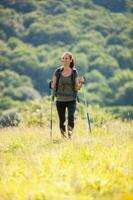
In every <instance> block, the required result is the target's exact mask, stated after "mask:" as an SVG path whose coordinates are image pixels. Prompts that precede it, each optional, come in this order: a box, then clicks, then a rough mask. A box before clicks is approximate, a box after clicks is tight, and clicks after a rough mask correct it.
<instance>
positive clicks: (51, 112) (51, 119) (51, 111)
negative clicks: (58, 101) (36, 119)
mask: <svg viewBox="0 0 133 200" xmlns="http://www.w3.org/2000/svg"><path fill="white" fill-rule="evenodd" d="M53 103H54V92H53V89H52V88H51V109H50V139H51V141H52V129H53Z"/></svg>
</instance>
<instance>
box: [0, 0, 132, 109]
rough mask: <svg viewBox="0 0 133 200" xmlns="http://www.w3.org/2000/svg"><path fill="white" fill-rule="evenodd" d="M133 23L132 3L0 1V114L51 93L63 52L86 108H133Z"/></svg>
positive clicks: (124, 0) (103, 0)
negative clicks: (79, 80)
mask: <svg viewBox="0 0 133 200" xmlns="http://www.w3.org/2000/svg"><path fill="white" fill-rule="evenodd" d="M132 19H133V2H132V0H72V1H69V0H62V1H60V0H39V1H37V0H29V1H24V0H1V1H0V49H1V51H0V113H1V112H2V111H3V110H7V109H10V108H13V107H19V106H20V105H21V104H23V103H24V102H25V101H27V100H34V99H36V98H40V97H41V96H45V95H48V94H50V91H49V88H48V81H49V80H50V78H51V76H52V74H53V72H54V70H55V68H56V67H58V66H60V65H61V62H60V57H61V55H62V53H63V52H64V51H71V52H72V53H73V55H74V57H75V62H76V67H77V68H78V70H79V72H80V75H85V77H86V79H87V82H86V90H87V95H88V102H89V104H100V105H101V106H109V107H111V106H133V100H132V99H133V22H132ZM80 99H81V100H82V99H83V97H82V92H81V94H80Z"/></svg>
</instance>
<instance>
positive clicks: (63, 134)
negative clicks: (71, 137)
mask: <svg viewBox="0 0 133 200" xmlns="http://www.w3.org/2000/svg"><path fill="white" fill-rule="evenodd" d="M61 135H62V137H63V138H67V136H66V132H65V131H64V130H63V129H61Z"/></svg>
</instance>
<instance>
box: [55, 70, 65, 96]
mask: <svg viewBox="0 0 133 200" xmlns="http://www.w3.org/2000/svg"><path fill="white" fill-rule="evenodd" d="M62 71H63V68H58V69H57V70H56V72H55V73H56V77H57V80H56V89H55V92H57V91H58V86H59V79H60V75H61V72H62Z"/></svg>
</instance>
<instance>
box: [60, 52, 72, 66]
mask: <svg viewBox="0 0 133 200" xmlns="http://www.w3.org/2000/svg"><path fill="white" fill-rule="evenodd" d="M71 61H72V59H71V58H70V56H69V55H68V54H65V55H64V56H63V57H62V62H63V64H64V65H70V63H71Z"/></svg>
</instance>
